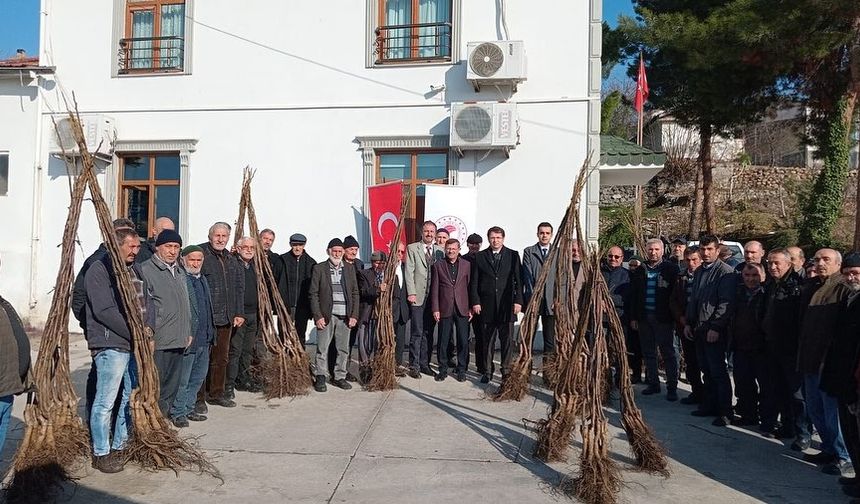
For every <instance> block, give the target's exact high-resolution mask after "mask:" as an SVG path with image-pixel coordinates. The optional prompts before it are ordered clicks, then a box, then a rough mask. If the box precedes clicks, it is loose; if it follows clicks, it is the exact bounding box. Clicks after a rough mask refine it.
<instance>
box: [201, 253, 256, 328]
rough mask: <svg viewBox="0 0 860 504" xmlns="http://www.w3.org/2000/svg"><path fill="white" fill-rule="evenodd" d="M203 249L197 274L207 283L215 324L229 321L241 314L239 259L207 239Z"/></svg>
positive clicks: (242, 290)
mask: <svg viewBox="0 0 860 504" xmlns="http://www.w3.org/2000/svg"><path fill="white" fill-rule="evenodd" d="M200 247H201V248H202V249H203V269H202V270H201V273H202V274H203V276H205V277H206V281H207V282H208V283H209V292H210V294H211V295H212V312H213V313H214V314H215V326H216V327H223V326H229V325H232V324H233V318H235V317H242V316H244V315H245V306H244V301H245V273H244V270H243V269H242V265H241V264H239V259H238V258H236V256H234V255H233V254H231V253H229V252H228V251H227V250H222V251H220V252H219V251H216V250H215V249H214V248H212V245H210V244H209V242H206V243H202V244H200Z"/></svg>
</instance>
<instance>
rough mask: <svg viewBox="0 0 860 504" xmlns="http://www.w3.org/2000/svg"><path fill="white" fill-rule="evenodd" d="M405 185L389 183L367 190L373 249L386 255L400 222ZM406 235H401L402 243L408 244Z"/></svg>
mask: <svg viewBox="0 0 860 504" xmlns="http://www.w3.org/2000/svg"><path fill="white" fill-rule="evenodd" d="M402 191H403V184H401V183H400V182H389V183H387V184H380V185H376V186H370V187H368V188H367V201H368V206H369V207H370V236H371V248H372V249H373V250H374V251H376V250H381V251H383V252H385V253H386V254H387V253H388V252H389V250H391V241H392V240H393V239H394V233H395V232H396V231H397V223H398V222H399V221H400V200H401V198H402V196H401V194H402ZM405 234H406V233H401V234H400V241H401V242H403V243H404V244H405V243H406V241H405V240H406V236H405Z"/></svg>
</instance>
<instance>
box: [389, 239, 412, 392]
mask: <svg viewBox="0 0 860 504" xmlns="http://www.w3.org/2000/svg"><path fill="white" fill-rule="evenodd" d="M395 271H396V272H397V277H396V278H397V281H396V282H395V283H394V285H392V288H393V289H394V291H393V292H392V293H391V303H392V305H393V306H392V318H393V319H394V338H395V341H394V351H395V352H396V355H395V356H394V362H396V363H397V368H396V369H395V371H394V374H395V375H396V376H406V372H407V371H408V369H407V367H406V366H404V365H403V352H404V350H406V326H407V325H408V324H409V310H410V305H409V301H407V300H406V289H405V285H406V282H405V277H406V244H405V243H402V242H401V243H398V244H397V269H396V270H395Z"/></svg>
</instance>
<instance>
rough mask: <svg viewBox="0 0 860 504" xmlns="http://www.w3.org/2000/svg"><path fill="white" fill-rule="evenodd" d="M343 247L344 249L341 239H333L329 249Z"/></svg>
mask: <svg viewBox="0 0 860 504" xmlns="http://www.w3.org/2000/svg"><path fill="white" fill-rule="evenodd" d="M334 247H341V248H343V242H342V241H340V238H332V239H331V241H330V242H328V248H334Z"/></svg>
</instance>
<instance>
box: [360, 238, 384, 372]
mask: <svg viewBox="0 0 860 504" xmlns="http://www.w3.org/2000/svg"><path fill="white" fill-rule="evenodd" d="M387 260H388V257H386V255H385V252H381V251H378V250H377V251H375V252H373V253H372V254H370V268H367V269H363V270H361V271H359V272H358V295H359V307H358V336H357V337H356V344H357V346H358V377H359V379H360V380H361V381H362V383H367V382H368V381H370V378H371V376H370V371H371V370H370V359H371V358H372V357H373V353H374V352H375V351H376V338H377V335H376V332H377V330H378V327H379V320H378V318H377V316H376V304H377V302H378V301H379V296H381V295H382V294H383V293H384V292H387V291H388V284H387V283H385V278H384V275H385V263H386V261H387Z"/></svg>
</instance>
